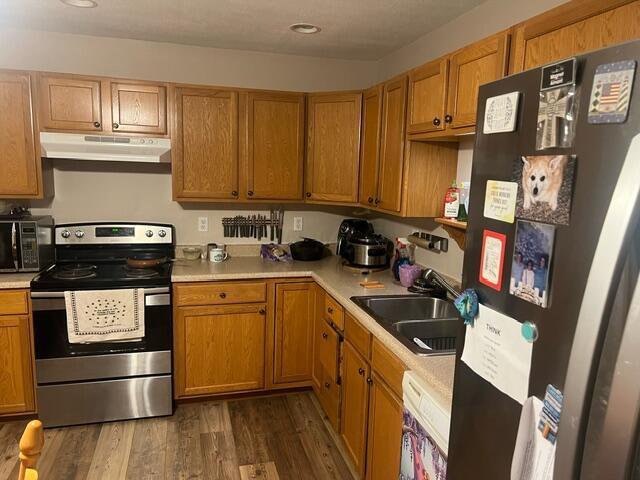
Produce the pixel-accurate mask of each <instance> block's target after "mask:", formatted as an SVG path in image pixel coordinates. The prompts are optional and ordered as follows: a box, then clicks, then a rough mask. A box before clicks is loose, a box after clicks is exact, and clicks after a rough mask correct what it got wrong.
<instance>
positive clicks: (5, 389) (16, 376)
mask: <svg viewBox="0 0 640 480" xmlns="http://www.w3.org/2000/svg"><path fill="white" fill-rule="evenodd" d="M29 324H30V321H29V316H28V315H15V316H14V315H3V316H0V415H3V414H13V413H26V412H31V411H33V410H34V398H33V374H32V369H31V361H32V360H31V359H32V353H31V336H30V330H29Z"/></svg>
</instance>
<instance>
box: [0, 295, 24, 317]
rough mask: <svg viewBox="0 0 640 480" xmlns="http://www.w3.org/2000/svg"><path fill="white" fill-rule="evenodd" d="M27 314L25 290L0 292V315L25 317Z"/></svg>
mask: <svg viewBox="0 0 640 480" xmlns="http://www.w3.org/2000/svg"><path fill="white" fill-rule="evenodd" d="M28 313H29V292H28V291H27V290H2V291H0V315H26V314H28Z"/></svg>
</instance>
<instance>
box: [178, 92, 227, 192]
mask: <svg viewBox="0 0 640 480" xmlns="http://www.w3.org/2000/svg"><path fill="white" fill-rule="evenodd" d="M175 111H176V113H175V125H174V128H173V145H172V159H171V164H172V177H173V198H174V199H175V200H178V201H180V200H203V201H206V200H235V199H237V198H238V188H239V187H238V166H239V165H238V163H239V162H238V93H237V92H235V91H230V90H216V89H208V88H176V89H175Z"/></svg>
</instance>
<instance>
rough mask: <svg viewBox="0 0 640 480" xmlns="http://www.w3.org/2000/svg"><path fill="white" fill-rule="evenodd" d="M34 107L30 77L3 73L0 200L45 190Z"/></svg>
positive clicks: (0, 81)
mask: <svg viewBox="0 0 640 480" xmlns="http://www.w3.org/2000/svg"><path fill="white" fill-rule="evenodd" d="M31 106H32V102H31V77H30V76H29V74H28V73H20V72H2V71H0V171H1V172H2V175H0V197H23V198H24V197H37V196H38V195H39V194H40V193H41V191H42V185H41V183H42V182H41V174H40V158H38V156H37V155H36V146H35V142H34V139H35V137H34V126H33V117H32V115H31Z"/></svg>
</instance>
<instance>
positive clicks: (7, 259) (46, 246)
mask: <svg viewBox="0 0 640 480" xmlns="http://www.w3.org/2000/svg"><path fill="white" fill-rule="evenodd" d="M54 259H55V253H54V248H53V218H51V217H50V216H23V217H19V218H18V217H16V218H11V217H4V218H0V272H2V273H7V272H38V271H40V270H43V269H45V268H47V267H48V266H49V265H51V264H52V263H53V261H54Z"/></svg>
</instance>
